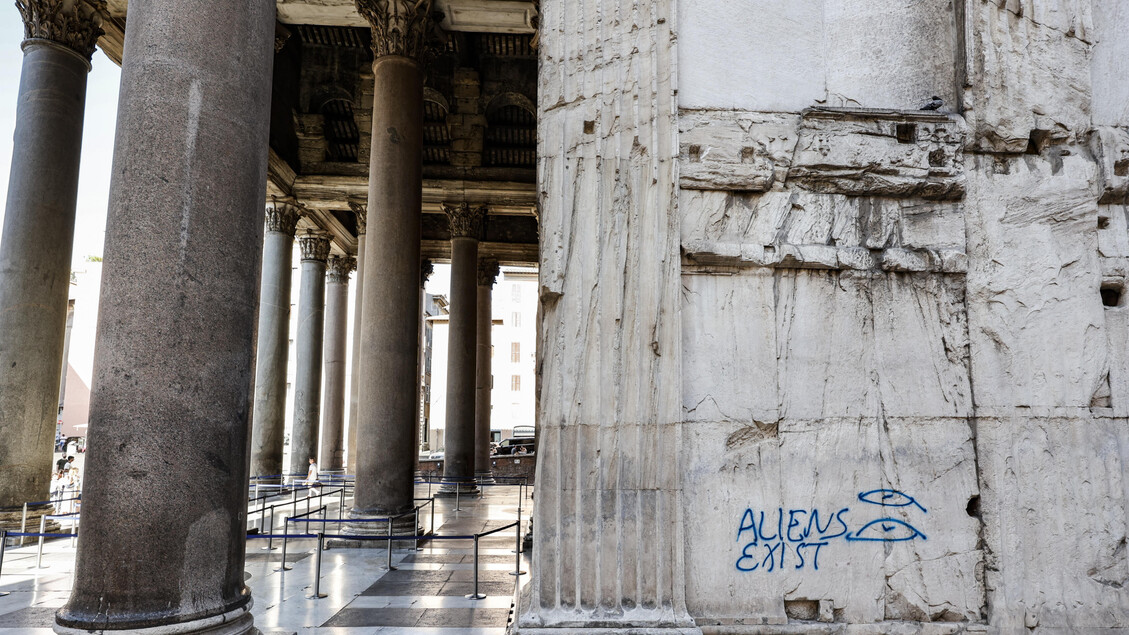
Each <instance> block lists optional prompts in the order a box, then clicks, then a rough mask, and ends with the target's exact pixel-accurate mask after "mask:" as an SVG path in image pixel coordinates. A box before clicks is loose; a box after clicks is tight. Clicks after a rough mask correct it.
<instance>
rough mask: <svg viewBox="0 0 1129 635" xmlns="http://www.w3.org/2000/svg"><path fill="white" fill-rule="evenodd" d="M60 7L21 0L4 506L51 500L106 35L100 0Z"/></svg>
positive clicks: (3, 274)
mask: <svg viewBox="0 0 1129 635" xmlns="http://www.w3.org/2000/svg"><path fill="white" fill-rule="evenodd" d="M57 4H58V3H55V2H51V1H49V0H20V1H19V2H17V3H16V7H17V8H18V9H19V11H20V14H21V16H22V17H23V20H24V35H25V38H26V39H25V40H24V41H23V45H22V48H23V53H24V56H23V67H22V69H21V71H20V89H19V94H18V95H17V96H16V129H15V136H14V138H13V144H12V168H11V172H10V177H9V181H8V199H7V203H6V206H5V213H4V229H3V240H2V241H0V307H3V310H2V311H0V368H3V369H4V372H2V373H0V439H2V441H0V508H3V507H9V506H17V505H20V504H21V503H24V502H30V501H41V500H45V499H46V498H47V497H48V494H49V490H50V484H51V457H52V454H51V453H52V449H53V448H54V445H55V421H56V417H57V416H58V413H59V411H58V408H59V375H60V373H61V372H62V359H63V339H64V333H65V329H66V319H67V290H68V287H69V284H70V266H71V248H72V245H73V243H74V221H75V203H76V199H77V197H78V167H79V154H80V152H81V150H82V123H83V114H84V106H85V104H86V76H87V74H88V73H89V72H90V58H91V55H93V53H94V47H95V43H96V42H97V40H98V36H99V35H101V33H102V30H101V28H100V25H101V18H100V17H99V14H98V13H97V11H96V9H95V8H94V5H93V4H91V3H89V2H84V1H83V0H78V1H77V2H74V3H72V4H71V5H70V6H69V7H59V6H57ZM0 524H3V518H2V517H0Z"/></svg>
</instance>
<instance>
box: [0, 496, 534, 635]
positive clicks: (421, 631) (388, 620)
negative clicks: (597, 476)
mask: <svg viewBox="0 0 1129 635" xmlns="http://www.w3.org/2000/svg"><path fill="white" fill-rule="evenodd" d="M330 489H331V488H330ZM483 491H484V494H483V495H482V496H480V497H474V498H465V497H464V498H462V499H460V500H459V501H458V509H456V502H455V501H454V500H453V499H449V498H436V499H435V519H434V526H435V533H436V534H437V535H438V536H441V537H442V536H468V535H471V534H474V533H481V532H483V531H488V530H490V529H493V528H496V527H501V526H504V525H507V524H509V523H511V522H513V521H514V520H516V519H517V511H518V498H519V496H518V488H517V487H511V486H498V487H484V488H483ZM416 495H417V496H418V497H420V498H426V497H427V495H428V494H427V486H426V485H422V486H419V487H417V493H416ZM529 496H530V491H529V490H528V489H526V490H524V498H523V500H522V520H523V522H522V527H523V532H524V531H526V530H528V527H529V523H528V518H529V510H530V507H531V506H532V500H531V499H530V497H529ZM331 499H332V500H331ZM280 500H281V499H280ZM326 502H327V507H328V510H327V517H328V518H331V519H332V518H337V511H338V507H339V502H338V500H337V499H336V497H330V496H326ZM348 503H349V501H346V508H348ZM298 506H299V510H298V513H302V512H303V511H305V501H304V500H300V501H299V504H298ZM315 508H316V505H315ZM255 509H258V507H257V506H256V507H255ZM291 509H292V507H291ZM276 513H277V514H278V516H277V517H276V519H275V520H276V529H275V530H274V531H275V533H281V525H282V522H283V521H282V518H281V516H282V515H283V514H284V512H283V511H282V510H281V508H279V510H277V511H276ZM251 517H252V523H251V526H252V530H253V531H254V529H257V524H258V523H257V513H256V514H252V515H251ZM314 517H318V516H317V515H315V516H314ZM420 525H422V526H423V527H424V529H425V530H427V529H429V528H430V526H431V512H430V510H429V509H428V508H426V507H425V508H424V509H423V510H421V515H420ZM323 526H324V529H323V530H322V531H324V533H326V534H327V535H332V534H334V533H336V532H337V525H336V524H332V523H330V524H326V525H323ZM305 531H306V529H305V526H304V524H298V525H293V524H292V525H291V529H290V533H292V534H293V533H304V532H305ZM317 531H319V530H318V529H317V528H316V523H311V527H310V532H311V533H316V532H317ZM374 533H377V532H375V531H374ZM515 542H516V535H515V533H514V529H513V528H511V529H507V530H504V531H500V532H498V533H495V534H492V535H490V536H486V537H483V538H481V539H480V541H479V566H478V592H479V593H480V594H482V595H484V596H485V597H484V598H482V599H477V600H475V599H468V598H466V597H465V596H466V595H468V594H470V593H472V591H473V590H474V585H475V582H474V573H475V572H474V556H473V554H474V547H473V540H467V539H435V540H428V541H424V542H421V543H420V545H419V548H418V549H413V548H411V545H399V544H398V545H397V547H396V548H395V549H393V552H392V565H393V569H392V570H391V571H389V570H388V569H387V568H386V564H387V560H388V554H387V551H386V550H385V549H384V547H383V544H382V543H381V544H379V546H374V547H371V548H344V547H333V548H329V549H326V550H323V552H322V562H321V575H320V578H319V591H320V593H321V594H323V595H325V596H326V597H324V598H314V597H312V596H313V591H314V576H315V567H316V550H317V549H316V543H317V541H316V540H315V539H312V538H304V539H297V540H289V541H288V542H287V546H286V547H287V554H286V564H287V566H288V567H291V568H290V569H289V570H279V564H280V562H281V559H282V549H281V544H280V541H278V540H275V541H273V547H274V548H273V549H272V550H267V549H265V547H266V540H264V539H254V540H249V541H248V543H247V563H246V573H245V575H246V578H247V584H248V586H250V587H251V593H252V597H253V598H254V602H255V604H254V608H253V609H252V613H253V614H254V615H255V625H256V626H257V627H258V628H259V629H260V630H261V631H262V632H263V633H264V635H284V634H291V633H310V634H321V635H346V634H348V635H370V634H378V633H379V634H386V635H394V634H401V635H427V634H435V635H447V634H450V635H454V634H456V633H458V634H465V635H501V634H502V633H504V632H505V630H506V625H507V623H508V622H509V620H510V616H511V609H512V606H513V598H514V594H515V591H516V590H517V588H518V587H519V585H522V584H524V583H525V582H526V581H527V580H528V579H529V576H528V575H522V576H514V575H511V572H512V571H514V567H515V562H516V558H517V556H515V554H514V546H515ZM376 544H377V543H374V545H376ZM36 559H37V548H36V546H35V545H34V544H29V545H26V546H23V547H8V548H7V550H6V551H5V554H4V562H3V568H2V569H0V593H4V592H8V595H6V596H0V635H14V634H16V633H20V634H27V635H39V634H47V633H51V632H52V631H51V625H52V623H53V616H54V612H55V609H57V608H59V607H60V606H62V605H63V604H64V603H65V602H66V600H67V597H68V595H69V593H70V588H71V585H72V583H73V577H74V549H73V548H72V547H71V541H70V540H55V541H49V542H47V543H46V545H45V547H44V552H43V565H44V566H43V567H42V568H37V567H36ZM520 562H521V569H522V570H523V571H528V569H529V561H528V559H527V554H524V553H523V554H521V556H520Z"/></svg>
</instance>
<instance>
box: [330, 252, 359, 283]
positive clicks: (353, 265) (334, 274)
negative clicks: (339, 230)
mask: <svg viewBox="0 0 1129 635" xmlns="http://www.w3.org/2000/svg"><path fill="white" fill-rule="evenodd" d="M356 270H357V259H356V258H354V257H352V256H330V258H329V262H328V263H326V266H325V280H326V282H329V283H347V282H349V274H350V273H352V272H354V271H356Z"/></svg>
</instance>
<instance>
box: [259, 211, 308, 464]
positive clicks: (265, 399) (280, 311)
mask: <svg viewBox="0 0 1129 635" xmlns="http://www.w3.org/2000/svg"><path fill="white" fill-rule="evenodd" d="M298 217H299V208H298V207H297V206H295V205H292V204H290V203H285V202H281V201H275V202H274V203H273V204H272V205H270V206H269V207H267V214H266V237H265V238H264V240H263V282H262V285H261V291H260V295H259V344H258V356H257V361H256V363H255V410H254V415H253V417H254V424H253V425H252V427H251V476H269V477H280V476H281V475H282V474H283V469H282V452H283V440H284V439H283V437H284V436H285V427H286V369H287V363H288V361H289V357H290V283H291V277H292V276H291V273H292V271H293V267H292V263H293V260H294V230H295V227H296V226H297V223H298Z"/></svg>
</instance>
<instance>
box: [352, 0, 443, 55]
mask: <svg viewBox="0 0 1129 635" xmlns="http://www.w3.org/2000/svg"><path fill="white" fill-rule="evenodd" d="M355 2H356V4H357V12H358V13H360V14H361V17H362V18H364V19H365V20H366V21H368V23H369V26H370V27H371V28H372V55H373V57H374V58H379V57H384V56H385V55H402V56H404V57H411V58H413V59H420V56H421V55H423V54H424V52H425V46H426V43H427V37H428V32H429V31H430V22H431V2H432V0H355Z"/></svg>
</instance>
